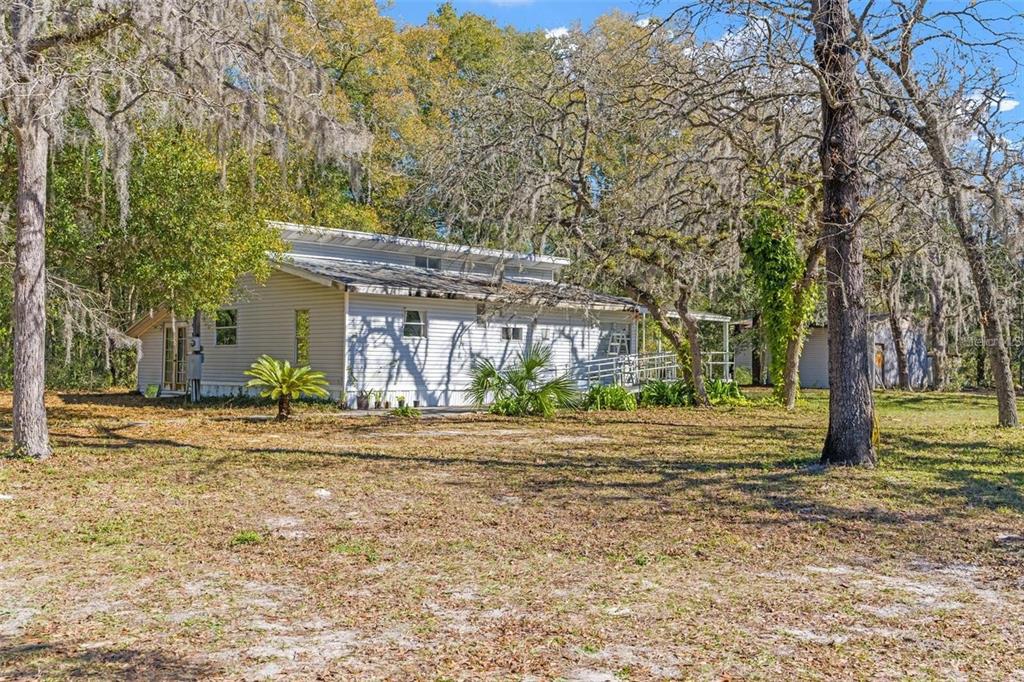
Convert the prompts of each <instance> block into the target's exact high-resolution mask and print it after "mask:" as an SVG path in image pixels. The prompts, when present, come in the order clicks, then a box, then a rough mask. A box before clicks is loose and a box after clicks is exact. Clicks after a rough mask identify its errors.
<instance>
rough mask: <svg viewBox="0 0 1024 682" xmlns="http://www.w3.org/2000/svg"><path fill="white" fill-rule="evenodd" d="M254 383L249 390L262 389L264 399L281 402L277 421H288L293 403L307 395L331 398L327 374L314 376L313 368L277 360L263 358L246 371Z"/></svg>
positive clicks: (267, 357)
mask: <svg viewBox="0 0 1024 682" xmlns="http://www.w3.org/2000/svg"><path fill="white" fill-rule="evenodd" d="M245 374H246V375H247V376H251V377H252V379H250V380H249V381H248V383H246V387H247V388H260V389H263V390H261V391H260V396H262V397H264V398H270V399H272V400H276V401H277V418H278V419H279V420H281V421H284V420H286V419H288V418H290V417H291V416H292V400H295V399H297V398H299V397H301V396H303V395H307V396H310V397H312V398H329V397H330V394H329V393H328V392H327V389H326V388H325V386H327V379H326V378H325V377H324V373H323V372H314V371H313V370H312V369H310V368H309V367H293V366H292V364H291V363H290V362H288V361H287V360H285V361H284V362H281V361H280V360H275V359H274V358H272V357H270V356H269V355H261V356H260V358H259V359H258V360H257V361H256V362H254V363H252V366H251V367H250V368H249V369H247V370H245Z"/></svg>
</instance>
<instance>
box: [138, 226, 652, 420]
mask: <svg viewBox="0 0 1024 682" xmlns="http://www.w3.org/2000/svg"><path fill="white" fill-rule="evenodd" d="M276 225H277V227H279V228H280V229H281V231H282V235H283V237H284V239H285V240H286V241H287V242H288V243H289V244H290V247H291V249H290V251H289V252H288V253H287V254H286V255H283V256H280V257H275V258H274V260H273V265H274V269H273V274H272V275H271V276H270V278H269V279H268V280H267V281H266V282H264V283H262V284H257V283H256V282H255V281H254V280H253V279H252V278H250V277H244V278H243V279H242V281H241V282H240V287H239V293H238V296H237V298H236V300H235V302H233V303H231V304H230V305H227V306H225V307H224V308H223V309H222V310H220V311H219V312H218V313H217V315H216V317H215V318H205V317H204V318H203V320H202V323H201V334H200V339H199V343H200V344H201V346H202V349H203V355H202V357H203V362H202V369H201V378H202V381H201V384H202V393H203V394H204V395H230V394H236V393H240V392H244V384H245V382H246V379H247V377H246V376H245V375H244V374H243V372H244V371H245V370H246V369H247V368H248V367H249V365H250V364H251V363H252V362H253V361H254V360H255V359H256V358H257V357H259V356H260V355H262V354H267V355H270V356H272V357H274V358H278V359H287V360H289V361H291V362H293V363H299V364H309V365H311V366H312V367H313V369H315V370H320V371H322V372H324V373H325V374H326V376H327V380H328V382H329V390H330V392H331V394H332V397H334V398H336V399H340V400H343V401H344V402H345V403H346V404H348V405H350V406H355V404H356V397H357V395H358V394H360V393H363V394H365V393H366V392H372V391H380V392H382V393H383V394H384V395H385V396H386V399H387V400H390V401H391V402H392V404H394V403H395V402H396V401H397V399H398V397H399V396H403V397H404V398H405V399H406V400H407V401H408V402H409V403H410V404H412V403H413V402H414V401H415V402H418V403H419V404H420V405H423V406H449V405H462V404H466V403H467V402H468V398H467V396H466V393H465V391H466V388H467V386H468V384H469V381H470V372H471V369H472V367H473V365H474V363H475V362H476V361H477V360H478V359H480V358H489V359H491V360H492V361H494V362H495V363H498V364H504V363H508V362H510V361H514V360H515V358H516V357H517V356H518V354H519V352H520V351H522V350H523V349H525V348H526V347H528V346H529V345H530V344H540V343H542V344H545V345H548V346H550V347H551V350H552V356H553V364H554V365H555V366H556V367H557V368H559V369H560V370H565V371H573V370H574V368H575V369H578V368H579V367H582V366H586V364H587V363H592V362H594V361H599V360H602V359H607V358H609V357H615V356H628V355H630V354H633V353H635V352H636V350H637V320H638V319H639V316H640V315H641V314H642V310H641V308H640V307H639V306H638V305H637V304H636V303H634V302H633V301H631V300H629V299H626V298H621V297H617V296H611V295H608V294H603V293H599V292H595V291H590V290H588V289H584V288H581V287H577V286H572V285H568V284H563V283H560V282H558V281H557V277H558V274H559V271H560V270H561V269H562V268H564V267H565V266H566V265H568V264H569V261H567V260H565V259H562V258H553V257H550V256H541V255H533V254H523V253H510V252H506V251H498V250H493V249H484V248H476V247H467V246H457V245H453V244H447V243H444V242H436V241H425V240H418V239H407V238H401V237H393V236H384V235H378V234H369V233H364V232H354V231H350V230H337V229H326V228H319V227H306V226H299V225H291V224H276ZM128 333H129V334H130V335H131V336H134V337H136V338H139V339H141V348H142V350H141V353H142V355H141V359H140V362H139V370H138V388H139V390H140V391H147V390H149V391H152V390H155V387H159V389H160V390H161V391H162V392H163V393H165V394H167V393H178V392H184V391H185V390H186V388H187V386H188V382H189V379H190V378H192V375H194V374H195V373H196V369H197V368H196V367H195V366H194V365H195V364H197V363H195V362H190V357H191V353H190V350H189V347H190V341H191V337H192V333H191V323H190V321H189V320H175V319H173V318H172V316H171V315H170V314H169V313H168V312H166V311H165V312H159V313H155V314H153V315H150V316H148V317H146V318H144V319H142V320H140V321H138V322H137V323H136V324H134V325H133V326H132V328H131V329H130V330H129V332H128ZM190 365H193V366H192V367H190Z"/></svg>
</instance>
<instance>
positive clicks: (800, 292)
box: [782, 239, 825, 410]
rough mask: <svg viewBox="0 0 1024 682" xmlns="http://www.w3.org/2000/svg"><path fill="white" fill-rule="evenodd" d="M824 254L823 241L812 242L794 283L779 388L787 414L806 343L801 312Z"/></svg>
mask: <svg viewBox="0 0 1024 682" xmlns="http://www.w3.org/2000/svg"><path fill="white" fill-rule="evenodd" d="M824 251H825V243H824V241H822V240H821V239H818V240H815V242H814V244H813V245H812V246H811V248H810V250H809V251H808V252H807V260H806V262H805V263H804V274H803V277H801V278H800V281H799V282H797V285H796V291H795V292H793V311H794V315H793V318H792V320H790V325H791V326H790V330H789V341H788V343H787V344H786V369H785V373H784V374H783V380H784V382H783V385H782V400H783V403H784V404H785V406H786V409H787V410H792V409H794V408H796V397H797V394H798V393H799V392H800V356H801V355H802V354H803V350H804V341H805V340H806V339H807V329H806V328H805V325H806V322H807V321H806V320H805V319H804V314H803V311H804V308H805V307H807V306H806V304H807V299H808V297H809V296H810V295H811V291H812V289H813V287H814V283H815V282H816V281H817V279H818V264H819V263H821V254H822V253H823V252H824Z"/></svg>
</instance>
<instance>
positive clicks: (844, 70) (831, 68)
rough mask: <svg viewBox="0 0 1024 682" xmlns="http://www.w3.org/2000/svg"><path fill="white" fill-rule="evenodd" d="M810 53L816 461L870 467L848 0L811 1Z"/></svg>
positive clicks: (867, 367) (854, 85) (857, 132)
mask: <svg viewBox="0 0 1024 682" xmlns="http://www.w3.org/2000/svg"><path fill="white" fill-rule="evenodd" d="M812 12H813V22H814V33H815V40H814V56H815V61H816V62H817V64H818V67H819V69H820V71H821V108H822V131H821V146H820V149H819V153H820V156H821V167H822V180H823V188H824V196H823V208H822V230H823V238H824V240H825V269H826V296H827V302H828V360H829V364H828V374H829V414H828V434H827V435H826V436H825V445H824V447H823V448H822V453H821V461H822V463H823V464H844V465H874V463H875V445H874V426H875V424H874V402H873V399H872V395H871V374H870V371H871V360H870V357H869V353H868V317H867V305H866V296H865V287H864V244H863V239H862V236H861V229H860V226H859V224H858V220H859V217H860V205H859V199H860V198H859V192H860V187H861V180H860V172H859V159H858V146H859V141H860V127H859V125H858V122H857V112H856V110H855V107H854V101H855V98H856V96H857V82H856V78H857V74H856V57H855V54H854V51H853V49H852V47H851V46H850V40H851V35H850V34H851V25H850V18H849V2H848V0H815V1H814V3H813V7H812Z"/></svg>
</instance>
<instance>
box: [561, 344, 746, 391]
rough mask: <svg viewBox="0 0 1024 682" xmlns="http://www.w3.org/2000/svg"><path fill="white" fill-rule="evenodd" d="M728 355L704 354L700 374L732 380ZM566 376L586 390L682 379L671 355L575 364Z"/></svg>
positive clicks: (640, 355)
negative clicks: (599, 385) (592, 387)
mask: <svg viewBox="0 0 1024 682" xmlns="http://www.w3.org/2000/svg"><path fill="white" fill-rule="evenodd" d="M732 366H733V359H732V354H731V353H727V352H724V351H708V352H705V353H704V372H705V375H706V376H707V377H709V378H710V377H713V376H721V377H722V378H723V379H726V380H729V379H731V377H732ZM569 376H571V377H572V378H573V379H576V380H577V381H578V382H579V383H581V384H583V385H584V386H585V387H586V388H589V387H590V386H593V385H594V384H619V385H621V386H627V387H635V386H640V385H641V384H644V383H646V382H648V381H658V380H660V381H675V380H676V379H680V378H682V377H683V372H682V371H681V368H680V366H679V357H678V356H677V355H676V354H675V353H674V352H666V351H663V352H657V353H630V354H627V355H611V356H608V357H604V358H597V359H594V360H587V361H586V362H582V363H580V364H578V365H575V366H573V367H572V368H571V370H570V371H569Z"/></svg>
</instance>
